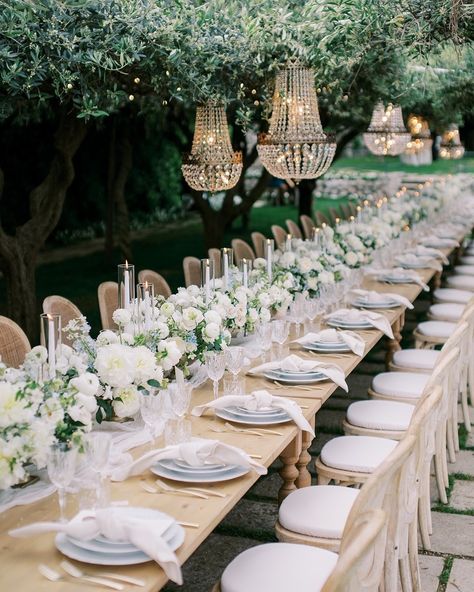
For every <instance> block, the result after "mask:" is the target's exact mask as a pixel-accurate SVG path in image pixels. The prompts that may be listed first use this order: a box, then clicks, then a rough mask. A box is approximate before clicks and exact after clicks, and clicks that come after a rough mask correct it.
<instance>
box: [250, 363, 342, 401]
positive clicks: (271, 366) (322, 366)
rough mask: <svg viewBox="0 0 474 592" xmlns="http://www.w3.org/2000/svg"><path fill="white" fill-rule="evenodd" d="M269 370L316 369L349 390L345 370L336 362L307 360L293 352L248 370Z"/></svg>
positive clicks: (251, 371)
mask: <svg viewBox="0 0 474 592" xmlns="http://www.w3.org/2000/svg"><path fill="white" fill-rule="evenodd" d="M268 370H287V371H288V372H300V371H304V372H311V371H312V370H314V371H316V372H321V374H323V375H324V376H326V377H327V378H329V379H330V380H332V381H333V382H334V383H336V384H337V386H340V387H341V388H343V389H344V390H345V391H346V392H347V391H348V390H349V389H348V387H347V384H346V381H345V375H344V371H343V370H342V369H341V368H339V366H337V365H336V364H328V363H325V362H318V361H317V360H305V359H303V358H300V357H299V356H296V355H294V354H292V355H291V356H287V357H286V358H283V360H279V361H278V360H277V361H275V362H267V363H266V364H260V365H259V366H254V367H253V368H251V369H250V370H249V371H248V374H256V375H263V374H264V373H265V372H267V371H268Z"/></svg>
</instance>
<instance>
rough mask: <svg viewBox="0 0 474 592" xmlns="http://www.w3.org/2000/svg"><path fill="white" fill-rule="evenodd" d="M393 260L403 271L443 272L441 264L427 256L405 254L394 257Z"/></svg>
mask: <svg viewBox="0 0 474 592" xmlns="http://www.w3.org/2000/svg"><path fill="white" fill-rule="evenodd" d="M394 259H395V261H396V262H397V263H398V264H399V265H400V266H401V267H402V268H403V269H435V270H436V271H442V270H443V266H442V265H441V263H440V262H439V261H437V260H436V259H435V258H433V257H431V256H429V255H416V254H414V253H405V254H404V255H396V256H395V258H394Z"/></svg>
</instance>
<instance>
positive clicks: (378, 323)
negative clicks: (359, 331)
mask: <svg viewBox="0 0 474 592" xmlns="http://www.w3.org/2000/svg"><path fill="white" fill-rule="evenodd" d="M335 318H337V319H338V320H341V321H346V322H349V323H359V322H360V323H363V322H366V323H369V324H370V325H372V326H373V327H375V328H376V329H378V330H379V331H382V333H385V335H386V336H387V337H389V338H390V339H393V338H394V337H393V331H392V327H391V326H390V323H389V322H388V320H387V319H386V317H384V315H382V314H379V313H378V312H372V311H368V310H355V309H354V308H341V309H339V310H336V311H335V312H332V313H331V314H329V315H327V316H326V319H335Z"/></svg>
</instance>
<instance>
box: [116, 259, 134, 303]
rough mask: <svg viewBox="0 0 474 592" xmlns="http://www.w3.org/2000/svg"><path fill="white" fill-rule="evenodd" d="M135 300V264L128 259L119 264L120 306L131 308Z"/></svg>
mask: <svg viewBox="0 0 474 592" xmlns="http://www.w3.org/2000/svg"><path fill="white" fill-rule="evenodd" d="M134 301H135V265H131V264H130V263H128V261H125V263H120V264H119V265H118V307H119V308H127V309H128V308H131V306H132V304H133V302H134Z"/></svg>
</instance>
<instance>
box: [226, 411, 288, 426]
mask: <svg viewBox="0 0 474 592" xmlns="http://www.w3.org/2000/svg"><path fill="white" fill-rule="evenodd" d="M216 415H217V417H220V418H221V419H226V420H227V421H231V422H232V423H240V424H245V425H253V426H262V427H263V426H267V425H277V424H280V423H288V422H289V421H291V417H290V416H289V415H288V414H287V413H285V415H284V416H280V417H275V418H270V417H268V418H266V419H265V418H263V417H255V416H250V415H249V416H247V417H241V416H236V415H233V414H232V413H229V412H228V410H227V409H216Z"/></svg>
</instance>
